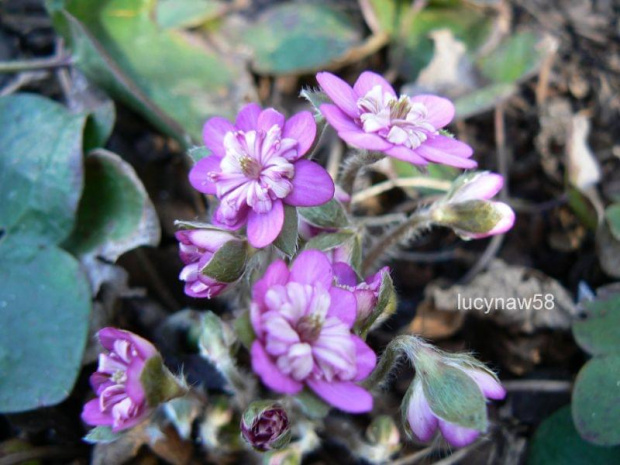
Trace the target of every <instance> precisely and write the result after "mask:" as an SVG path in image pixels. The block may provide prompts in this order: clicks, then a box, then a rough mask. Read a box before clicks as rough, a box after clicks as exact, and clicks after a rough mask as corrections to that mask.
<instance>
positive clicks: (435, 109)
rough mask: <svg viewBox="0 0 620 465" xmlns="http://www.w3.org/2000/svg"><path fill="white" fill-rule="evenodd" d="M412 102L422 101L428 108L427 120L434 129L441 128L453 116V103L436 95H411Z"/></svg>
mask: <svg viewBox="0 0 620 465" xmlns="http://www.w3.org/2000/svg"><path fill="white" fill-rule="evenodd" d="M410 100H411V101H412V102H414V103H415V102H419V103H423V104H424V106H426V108H427V109H428V122H429V123H431V124H432V125H433V126H434V127H435V129H440V128H443V127H444V126H445V125H447V124H448V123H449V122H450V121H452V118H454V111H455V110H454V105H453V104H452V102H451V101H450V100H448V99H447V98H443V97H437V96H436V95H416V96H415V97H411V99H410Z"/></svg>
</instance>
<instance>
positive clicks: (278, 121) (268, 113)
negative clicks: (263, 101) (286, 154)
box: [256, 108, 284, 132]
mask: <svg viewBox="0 0 620 465" xmlns="http://www.w3.org/2000/svg"><path fill="white" fill-rule="evenodd" d="M276 125H277V126H279V127H280V129H284V115H283V114H282V113H280V112H278V111H276V110H274V109H273V108H267V109H266V110H263V111H261V113H260V115H259V116H258V121H257V124H256V127H257V129H261V130H263V131H265V132H267V131H269V130H270V129H271V128H272V127H273V126H276Z"/></svg>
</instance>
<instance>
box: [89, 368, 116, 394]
mask: <svg viewBox="0 0 620 465" xmlns="http://www.w3.org/2000/svg"><path fill="white" fill-rule="evenodd" d="M89 381H90V385H91V386H92V388H93V391H95V393H96V394H97V395H99V394H101V391H103V390H104V389H105V388H107V387H109V386H112V385H114V384H115V383H113V382H112V381H110V375H109V374H106V373H100V372H98V371H95V372H94V373H93V374H92V375H90V378H89Z"/></svg>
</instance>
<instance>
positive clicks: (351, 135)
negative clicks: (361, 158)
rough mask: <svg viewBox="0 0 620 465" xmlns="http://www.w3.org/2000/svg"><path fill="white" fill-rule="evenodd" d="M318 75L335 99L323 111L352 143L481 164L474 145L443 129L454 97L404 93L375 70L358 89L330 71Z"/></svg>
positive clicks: (406, 155)
mask: <svg viewBox="0 0 620 465" xmlns="http://www.w3.org/2000/svg"><path fill="white" fill-rule="evenodd" d="M316 79H317V81H319V84H320V85H321V88H322V89H323V91H324V92H325V93H326V94H327V95H328V96H329V98H331V99H332V101H333V102H334V104H323V105H321V108H320V110H321V113H322V114H323V116H325V118H326V119H327V121H328V122H329V124H331V125H332V126H333V127H334V128H335V129H336V131H338V135H339V136H340V137H341V138H342V139H343V140H344V141H345V142H347V143H348V144H349V145H352V146H353V147H357V148H360V149H365V150H371V151H379V152H385V153H386V154H387V155H390V156H391V157H394V158H398V159H400V160H404V161H407V162H410V163H413V164H415V165H426V164H428V163H429V162H432V163H441V164H444V165H450V166H456V167H458V168H474V167H476V165H477V163H476V162H475V161H473V160H470V159H469V157H471V156H472V154H473V150H472V149H471V147H469V146H468V145H467V144H464V143H463V142H460V141H458V140H456V139H453V138H452V137H449V136H446V135H443V134H441V133H440V131H439V130H440V129H441V128H443V127H444V126H446V125H447V124H448V123H449V122H450V121H452V118H453V117H454V105H453V104H452V102H450V101H449V100H447V99H445V98H442V97H436V96H434V95H417V96H415V97H408V96H407V95H401V96H400V97H399V96H397V95H396V92H394V89H393V88H392V86H391V85H390V84H389V83H388V82H387V81H386V80H385V79H384V78H383V77H381V76H379V75H378V74H376V73H372V72H370V71H365V72H363V73H362V74H361V75H360V77H359V78H358V79H357V81H356V82H355V85H354V86H353V88H351V87H350V86H349V85H348V84H347V83H346V82H344V81H343V80H342V79H340V78H338V77H337V76H334V75H333V74H331V73H327V72H322V73H318V74H317V76H316Z"/></svg>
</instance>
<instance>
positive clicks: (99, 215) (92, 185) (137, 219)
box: [66, 149, 160, 261]
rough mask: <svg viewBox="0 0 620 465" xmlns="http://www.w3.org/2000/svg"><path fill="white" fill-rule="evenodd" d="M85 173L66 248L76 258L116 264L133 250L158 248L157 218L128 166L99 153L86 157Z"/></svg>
mask: <svg viewBox="0 0 620 465" xmlns="http://www.w3.org/2000/svg"><path fill="white" fill-rule="evenodd" d="M85 171H86V173H85V181H86V182H85V188H84V194H83V195H82V199H81V200H80V206H79V210H78V217H77V225H76V228H75V230H74V231H73V234H72V235H71V237H70V238H69V240H68V241H67V244H66V246H67V248H68V249H69V250H70V251H71V252H73V253H74V254H76V255H85V254H94V255H96V256H98V257H103V258H105V259H106V260H109V261H116V259H117V258H118V257H119V256H120V255H122V254H123V253H125V252H127V251H129V250H131V249H133V248H135V247H138V246H141V245H157V244H158V243H159V237H160V230H159V221H158V219H157V214H156V212H155V208H154V207H153V204H152V203H151V201H150V199H149V197H148V194H147V192H146V190H145V189H144V186H143V185H142V182H141V181H140V178H138V176H137V175H136V172H135V171H134V169H133V168H132V167H131V165H129V164H128V163H126V162H125V161H123V159H122V158H120V157H119V156H118V155H116V154H114V153H112V152H108V151H106V150H102V149H101V150H97V151H95V152H93V153H91V154H90V155H89V156H88V157H86V160H85Z"/></svg>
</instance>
